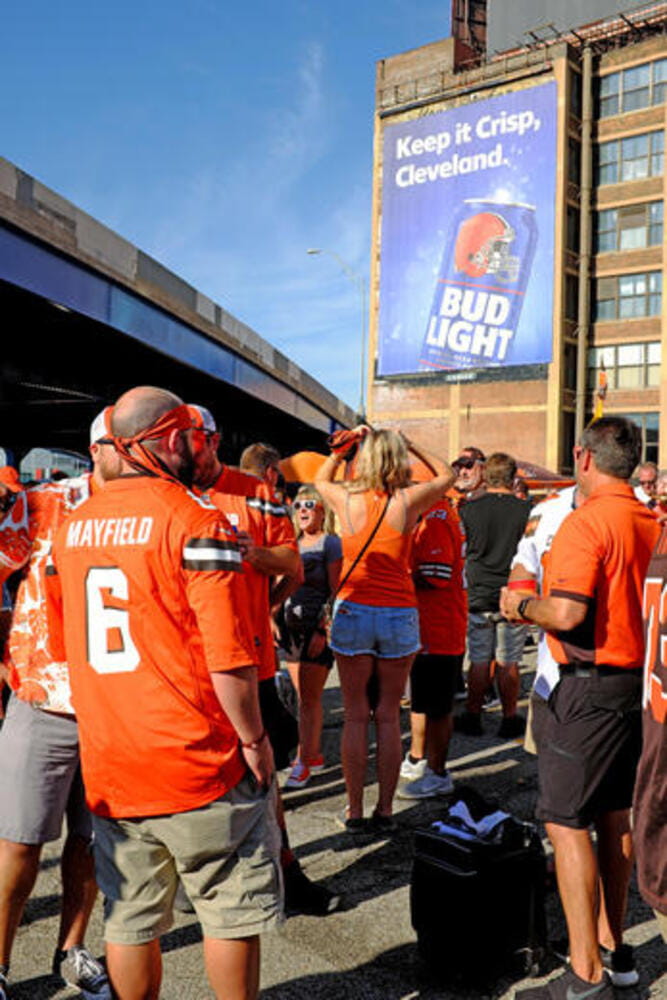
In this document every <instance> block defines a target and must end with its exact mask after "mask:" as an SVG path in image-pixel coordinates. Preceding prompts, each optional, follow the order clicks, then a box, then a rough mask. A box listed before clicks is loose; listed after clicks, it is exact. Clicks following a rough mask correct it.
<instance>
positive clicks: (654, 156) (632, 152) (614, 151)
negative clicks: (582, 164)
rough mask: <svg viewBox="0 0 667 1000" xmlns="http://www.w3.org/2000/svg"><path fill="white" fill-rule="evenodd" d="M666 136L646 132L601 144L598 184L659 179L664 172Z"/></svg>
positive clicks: (598, 151) (662, 133)
mask: <svg viewBox="0 0 667 1000" xmlns="http://www.w3.org/2000/svg"><path fill="white" fill-rule="evenodd" d="M664 150H665V133H664V132H662V131H661V132H645V133H643V134H642V135H631V136H627V138H625V139H612V140H611V141H610V142H601V143H600V145H599V146H598V150H597V163H596V167H595V180H596V183H597V184H600V185H603V184H618V183H619V181H635V180H641V179H642V178H644V177H659V176H660V175H661V174H662V171H663V154H664Z"/></svg>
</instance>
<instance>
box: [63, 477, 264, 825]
mask: <svg viewBox="0 0 667 1000" xmlns="http://www.w3.org/2000/svg"><path fill="white" fill-rule="evenodd" d="M53 555H54V562H55V566H56V569H57V573H58V577H52V578H51V579H56V580H59V588H60V590H61V592H62V613H63V620H64V637H65V644H66V649H67V659H68V662H69V668H70V677H71V683H72V698H73V702H74V708H75V711H76V715H77V719H78V721H79V732H80V741H81V761H82V767H83V777H84V783H85V786H86V795H87V799H88V804H89V806H90V808H91V809H92V810H93V812H95V813H97V814H98V815H100V816H113V817H117V818H120V817H130V816H155V815H159V814H162V813H177V812H184V811H186V810H189V809H194V808H197V807H199V806H202V805H205V804H206V803H208V802H212V801H213V800H214V799H216V798H218V796H220V795H223V794H224V793H225V792H226V791H228V790H229V789H230V788H232V787H233V786H234V785H235V784H237V782H238V781H239V780H240V778H241V777H242V775H243V773H244V764H243V761H242V758H241V755H240V753H239V750H238V742H237V735H236V733H235V731H234V729H233V728H232V726H231V724H230V722H229V720H228V719H227V717H226V715H225V714H224V712H223V710H222V708H221V707H220V703H219V701H218V699H217V697H216V694H215V691H214V689H213V684H212V682H211V677H210V672H214V671H225V670H233V669H234V668H237V667H242V666H246V665H249V664H253V663H254V662H255V654H254V647H253V644H252V641H251V638H250V623H249V621H248V615H247V611H246V606H245V588H244V586H243V576H242V573H241V554H240V552H239V550H238V547H237V545H236V542H235V541H234V536H233V533H232V531H231V529H230V527H229V524H228V523H227V522H226V521H225V519H224V518H223V517H221V515H220V513H219V511H218V510H217V509H216V508H214V507H213V506H212V505H211V504H210V503H209V502H208V501H207V500H205V499H200V498H197V497H195V496H194V495H193V494H191V493H189V492H188V491H187V490H186V489H185V488H183V487H182V486H180V485H179V484H177V483H174V482H171V481H167V480H164V479H160V478H149V477H143V476H141V477H140V476H130V477H123V478H120V479H116V480H113V481H112V482H109V483H107V484H106V485H105V488H104V489H103V490H101V491H100V492H98V493H96V494H95V496H93V497H92V498H91V500H90V501H89V502H88V503H87V504H85V505H83V506H82V507H81V508H80V509H79V510H77V511H76V512H75V513H74V514H72V515H71V516H70V518H69V519H68V521H67V523H66V524H65V525H63V527H62V529H61V530H60V531H59V532H58V535H57V537H56V540H55V544H54V547H53ZM57 590H58V588H55V591H56V597H57Z"/></svg>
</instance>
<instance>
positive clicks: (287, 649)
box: [279, 622, 334, 670]
mask: <svg viewBox="0 0 667 1000" xmlns="http://www.w3.org/2000/svg"><path fill="white" fill-rule="evenodd" d="M316 631H317V628H316V627H313V628H307V629H304V630H299V631H296V630H295V629H290V628H288V627H287V625H285V623H284V622H282V623H281V624H280V640H279V642H280V649H281V650H282V652H283V653H284V654H285V657H286V658H287V660H289V662H290V663H316V664H317V665H318V666H319V667H326V668H327V670H330V669H331V667H332V666H333V661H334V654H333V651H332V649H331V647H330V646H329V644H328V643H325V645H324V648H323V650H322V652H321V653H319V654H318V655H317V656H308V648H309V646H310V640H311V639H312V638H313V635H314V634H315V632H316Z"/></svg>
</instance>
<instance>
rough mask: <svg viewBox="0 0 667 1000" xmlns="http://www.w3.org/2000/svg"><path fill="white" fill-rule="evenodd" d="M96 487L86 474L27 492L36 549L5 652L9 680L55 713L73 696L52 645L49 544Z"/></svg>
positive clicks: (69, 708) (21, 586)
mask: <svg viewBox="0 0 667 1000" xmlns="http://www.w3.org/2000/svg"><path fill="white" fill-rule="evenodd" d="M92 489H93V479H92V476H90V475H89V474H88V473H86V474H85V475H83V476H74V477H72V478H70V479H62V480H60V481H59V482H55V483H41V484H40V485H39V486H33V487H31V488H30V489H29V490H28V491H27V500H28V530H29V536H30V541H31V544H32V549H31V552H30V561H29V563H28V568H27V571H26V574H25V576H24V577H23V579H22V580H21V583H20V584H19V588H18V591H17V594H16V603H15V605H14V614H13V617H12V625H11V630H10V633H9V640H8V642H7V648H6V650H5V666H6V667H7V668H8V670H9V683H10V685H11V687H12V688H13V689H14V690H15V691H18V690H19V688H20V689H21V695H22V697H23V698H24V699H25V700H27V701H31V702H32V703H33V704H35V705H38V706H39V707H40V708H43V709H45V710H46V711H51V712H64V713H67V714H71V713H72V712H73V711H74V709H73V708H72V698H71V691H70V684H69V675H68V673H67V664H66V663H65V659H64V656H60V657H59V656H58V655H56V654H55V653H54V652H53V650H52V648H51V636H50V635H49V625H48V621H47V612H46V603H45V601H46V594H45V573H46V566H47V562H48V560H49V557H50V554H51V545H52V543H53V539H54V538H55V535H56V532H57V530H58V528H59V527H60V525H61V524H62V523H63V521H64V520H65V519H66V518H67V517H68V516H69V515H70V514H71V513H72V511H74V510H76V508H77V507H79V506H80V505H81V504H82V503H83V502H84V500H87V499H88V497H89V496H90V494H91V491H92Z"/></svg>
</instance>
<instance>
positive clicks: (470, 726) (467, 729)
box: [454, 712, 484, 736]
mask: <svg viewBox="0 0 667 1000" xmlns="http://www.w3.org/2000/svg"><path fill="white" fill-rule="evenodd" d="M454 729H455V731H456V732H457V733H463V734H464V735H465V736H481V735H482V733H483V732H484V730H483V729H482V717H481V715H480V713H479V712H463V713H462V714H461V715H456V716H455V717H454Z"/></svg>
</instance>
